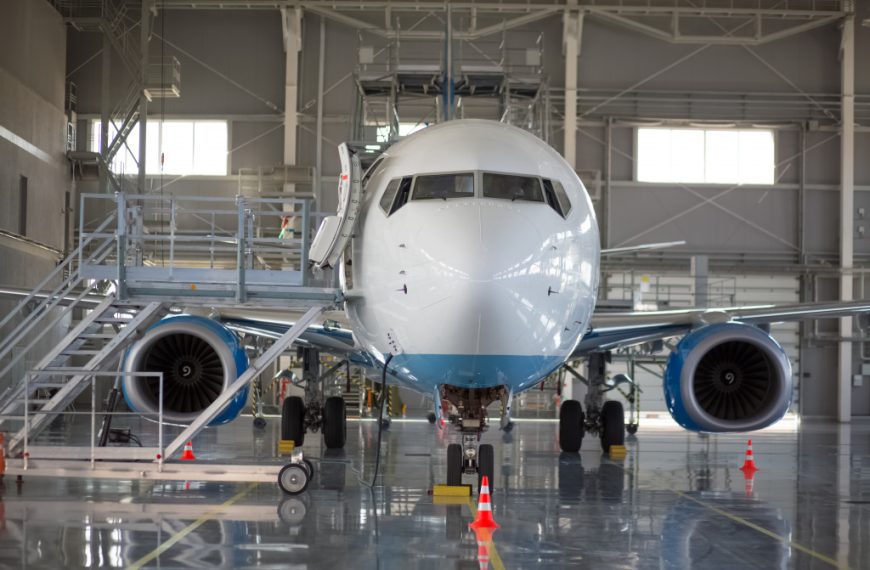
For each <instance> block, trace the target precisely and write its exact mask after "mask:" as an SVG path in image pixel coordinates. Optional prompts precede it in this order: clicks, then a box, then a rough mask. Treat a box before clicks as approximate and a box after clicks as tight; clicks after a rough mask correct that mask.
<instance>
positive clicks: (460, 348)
mask: <svg viewBox="0 0 870 570" xmlns="http://www.w3.org/2000/svg"><path fill="white" fill-rule="evenodd" d="M432 174H460V175H462V176H465V178H463V179H462V180H463V181H468V180H473V181H474V184H473V193H469V194H467V195H463V196H461V197H457V196H451V197H449V198H446V199H426V200H420V199H415V192H416V190H417V188H418V186H417V181H418V177H420V176H425V175H432ZM498 174H502V175H504V174H509V175H520V176H522V177H526V178H527V179H528V178H534V179H535V180H536V181H537V183H538V184H540V185H541V187H542V188H546V186H545V182H549V183H550V185H551V186H553V185H554V184H555V183H556V182H557V183H558V184H560V185H561V187H562V188H564V194H565V195H567V198H568V200H569V201H570V211H569V212H568V213H567V214H564V215H563V213H560V212H559V211H558V209H556V208H554V207H552V206H551V205H550V204H548V203H547V201H546V191H544V192H543V195H544V198H545V200H544V201H533V200H527V199H505V198H504V197H485V196H484V187H486V188H492V187H493V186H492V185H489V186H487V184H490V182H488V181H492V180H495V179H496V178H497V177H495V176H492V175H498ZM467 175H470V177H469V176H467ZM401 179H405V180H407V181H408V184H409V187H410V192H409V194H408V199H407V202H406V203H404V205H402V206H401V207H399V208H398V209H396V210H395V211H394V212H392V214H391V215H388V214H387V212H386V211H385V210H384V209H383V208H382V206H381V203H382V202H383V201H384V200H383V195H384V193H385V191H387V190H388V186H389V184H390V182H391V181H394V180H401ZM421 180H422V179H421ZM499 180H503V179H499ZM395 184H396V183H394V188H395ZM398 184H399V185H400V186H401V182H399V183H398ZM423 184H424V183H423V182H422V181H421V182H420V185H419V187H420V188H422V187H423V186H422V185H423ZM455 186H456V187H459V184H458V183H457V184H456V185H455ZM502 187H503V188H508V185H506V184H505V185H502ZM463 188H465V189H466V191H470V189H471V186H470V183H469V184H466V185H465V186H463ZM421 192H422V190H421ZM487 192H490V190H487ZM400 193H401V191H399V194H400ZM393 203H395V201H393ZM389 207H391V206H390V204H388V209H389ZM561 209H562V210H565V209H567V208H561ZM599 256H600V246H599V237H598V226H597V223H596V221H595V213H594V211H593V207H592V203H591V201H590V199H589V195H588V194H587V192H586V190H585V188H584V187H583V184H582V183H581V182H580V179H579V178H578V177H577V175H576V174H575V172H574V171H573V170H572V169H571V167H570V166H569V165H568V164H567V163H566V162H565V161H564V160H563V159H562V157H561V156H560V155H559V154H558V153H557V152H556V151H555V150H553V149H552V148H551V147H550V146H549V145H547V144H546V143H545V142H543V141H541V140H540V139H538V138H536V137H535V136H533V135H531V134H529V133H527V132H525V131H522V130H520V129H517V128H515V127H511V126H507V125H504V124H501V123H497V122H492V121H479V120H463V121H451V122H448V123H444V124H441V125H437V126H433V127H429V128H426V129H423V130H422V131H420V132H418V133H416V134H414V135H411V136H410V137H408V138H407V139H405V140H403V141H401V142H399V143H398V144H396V145H394V146H392V147H390V149H389V150H387V151H386V152H385V153H384V155H383V157H382V160H380V161H379V162H377V163H376V164H375V165H374V167H373V169H372V170H371V171H370V172H368V173H367V177H366V183H365V186H364V201H363V204H362V208H361V215H360V218H359V222H358V226H357V228H356V233H355V236H354V239H353V242H352V255H351V258H352V275H351V277H352V281H351V283H349V284H348V286H349V290H348V292H347V296H348V301H347V314H348V318H349V320H350V323H351V327H352V329H353V331H354V334H355V335H356V337H357V340H358V341H359V343H360V344H361V345H362V346H363V347H364V348H365V349H366V350H367V351H368V352H370V353H371V354H372V355H373V356H374V357H375V358H377V359H378V360H380V361H381V362H383V360H384V359H385V357H386V355H387V354H390V353H391V354H393V360H392V363H391V366H390V369H391V371H395V375H396V376H397V377H398V378H400V379H401V380H402V381H403V382H404V383H405V384H406V385H408V386H410V387H412V388H416V389H417V390H419V391H421V392H425V393H431V390H432V389H433V388H437V387H438V386H440V385H444V384H447V385H454V386H459V387H464V388H476V387H490V386H498V385H504V386H506V387H507V388H508V389H509V390H511V391H513V392H518V391H522V390H524V389H527V388H529V387H531V386H533V385H534V384H536V383H537V382H538V381H539V380H540V379H541V378H543V377H544V376H546V375H547V374H549V373H550V372H552V371H553V370H555V369H556V368H557V367H558V366H560V365H561V364H562V363H563V362H564V361H565V359H566V358H567V357H568V356H569V355H570V354H571V352H572V351H573V350H574V348H575V347H576V345H577V343H578V342H579V340H580V338H581V336H582V335H583V333H584V332H585V331H586V330H587V327H588V324H589V320H590V318H591V316H592V312H593V309H594V306H595V298H596V289H597V285H598V270H599Z"/></svg>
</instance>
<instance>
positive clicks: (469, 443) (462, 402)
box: [432, 386, 506, 491]
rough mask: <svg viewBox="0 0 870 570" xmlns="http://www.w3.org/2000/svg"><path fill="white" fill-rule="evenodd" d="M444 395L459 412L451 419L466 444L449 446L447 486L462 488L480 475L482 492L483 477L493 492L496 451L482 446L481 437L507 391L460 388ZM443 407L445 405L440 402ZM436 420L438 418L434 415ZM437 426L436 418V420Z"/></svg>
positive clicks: (448, 388) (450, 388)
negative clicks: (466, 479)
mask: <svg viewBox="0 0 870 570" xmlns="http://www.w3.org/2000/svg"><path fill="white" fill-rule="evenodd" d="M440 395H441V397H442V399H443V400H447V401H448V402H449V403H450V404H451V405H452V407H453V408H454V409H455V411H456V413H455V414H450V415H449V420H450V423H451V424H452V425H453V426H454V427H456V428H458V429H459V431H460V432H461V433H462V443H461V444H459V443H451V444H450V445H448V446H447V484H448V485H453V486H455V485H462V476H463V475H475V474H476V475H477V486H478V489H479V488H480V486H481V482H482V480H483V477H487V478H488V479H489V488H490V491H492V489H493V488H494V486H495V450H494V449H493V447H492V445H489V444H487V443H484V444H481V443H480V437H481V435H482V434H483V432H484V431H486V429H487V427H488V426H487V422H486V420H487V416H486V407H487V406H488V405H489V404H490V403H492V402H494V401H496V400H504V399H505V397H506V391H505V389H504V387H502V386H499V387H495V388H480V389H474V388H457V387H453V386H444V387H442V389H441V392H440ZM436 405H438V406H440V405H441V402H440V401H439V402H436ZM433 416H434V414H433ZM432 421H433V423H434V417H433V420H432Z"/></svg>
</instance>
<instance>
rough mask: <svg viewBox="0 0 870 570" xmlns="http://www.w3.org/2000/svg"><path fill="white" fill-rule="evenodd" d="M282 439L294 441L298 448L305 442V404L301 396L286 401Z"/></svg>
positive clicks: (282, 420) (282, 419)
mask: <svg viewBox="0 0 870 570" xmlns="http://www.w3.org/2000/svg"><path fill="white" fill-rule="evenodd" d="M281 439H292V440H293V441H294V442H295V445H296V447H299V446H301V445H302V444H303V443H304V442H305V402H303V401H302V398H300V397H299V396H290V397H288V398H285V399H284V405H283V407H282V408H281Z"/></svg>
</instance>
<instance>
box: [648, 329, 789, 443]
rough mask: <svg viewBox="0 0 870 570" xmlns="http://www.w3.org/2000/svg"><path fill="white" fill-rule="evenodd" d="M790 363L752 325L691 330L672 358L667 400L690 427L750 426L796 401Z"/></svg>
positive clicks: (776, 417)
mask: <svg viewBox="0 0 870 570" xmlns="http://www.w3.org/2000/svg"><path fill="white" fill-rule="evenodd" d="M792 383H793V381H792V376H791V363H790V362H789V360H788V357H787V356H786V354H785V351H783V349H782V347H781V346H780V345H779V343H777V342H776V340H774V339H773V338H772V337H771V336H770V335H769V334H767V333H766V332H764V331H763V330H761V329H759V328H758V327H754V326H751V325H745V324H739V323H718V324H711V325H707V326H705V327H702V328H699V329H697V330H694V331H692V332H690V333H689V334H687V335H686V336H685V337H683V339H682V340H681V341H680V343H679V344H678V345H677V348H676V349H675V350H674V351H673V352H672V353H671V356H670V358H668V365H667V369H666V370H665V378H664V390H665V402H666V403H667V405H668V409H669V410H670V412H671V415H672V416H673V417H674V419H675V420H676V421H677V423H679V424H680V425H681V426H683V427H684V428H686V429H690V430H694V431H707V432H735V431H751V430H756V429H761V428H764V427H767V426H769V425H770V424H772V423H774V422H775V421H777V420H779V419H780V418H782V416H783V415H784V414H785V412H786V410H788V406H789V404H790V403H791V395H792Z"/></svg>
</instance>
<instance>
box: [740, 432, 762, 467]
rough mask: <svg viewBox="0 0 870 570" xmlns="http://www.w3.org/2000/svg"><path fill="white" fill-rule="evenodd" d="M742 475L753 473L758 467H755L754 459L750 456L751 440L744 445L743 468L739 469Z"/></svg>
mask: <svg viewBox="0 0 870 570" xmlns="http://www.w3.org/2000/svg"><path fill="white" fill-rule="evenodd" d="M740 470H741V471H743V473H744V474H746V473H755V472H756V471H758V470H759V469H758V467H756V466H755V458H754V457H753V456H752V440H751V439H750V440H749V441H748V442H747V443H746V459H745V460H744V461H743V467H741V468H740Z"/></svg>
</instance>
